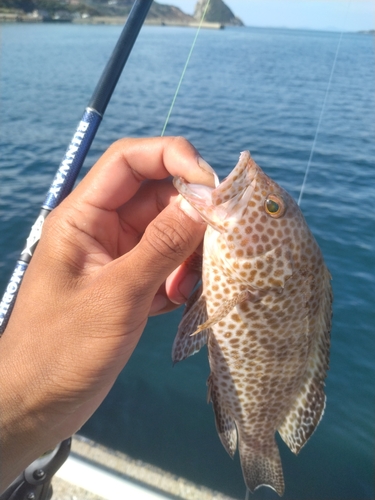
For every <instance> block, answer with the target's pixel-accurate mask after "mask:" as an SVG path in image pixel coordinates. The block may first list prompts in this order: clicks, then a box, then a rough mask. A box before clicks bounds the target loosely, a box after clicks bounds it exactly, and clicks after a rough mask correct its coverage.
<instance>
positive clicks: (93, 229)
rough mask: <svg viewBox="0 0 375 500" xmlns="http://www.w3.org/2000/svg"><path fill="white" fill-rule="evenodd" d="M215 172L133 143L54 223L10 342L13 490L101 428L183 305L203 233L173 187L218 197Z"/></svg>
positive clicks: (6, 447) (5, 441)
mask: <svg viewBox="0 0 375 500" xmlns="http://www.w3.org/2000/svg"><path fill="white" fill-rule="evenodd" d="M205 165H206V164H205V162H204V161H202V160H199V155H198V153H197V151H196V150H195V149H194V148H193V147H192V145H191V144H190V143H188V142H187V141H185V140H184V139H181V138H156V139H124V140H121V141H118V142H117V143H115V144H114V145H113V146H111V147H110V148H109V150H108V151H107V152H106V153H105V154H104V155H103V156H102V158H101V159H100V160H99V161H98V162H97V164H96V165H95V166H94V167H93V168H92V169H91V171H90V172H89V173H88V175H87V176H86V177H85V179H84V180H83V181H82V182H81V183H80V184H79V185H78V186H77V188H76V189H75V190H74V191H73V193H72V194H71V195H70V196H68V197H67V198H66V199H65V200H64V202H63V203H62V204H61V205H60V206H59V207H57V208H56V209H55V210H54V211H53V212H52V213H51V214H50V215H49V216H48V218H47V220H46V222H45V224H44V227H43V233H42V238H41V240H40V243H39V245H38V247H37V249H36V252H35V255H34V257H33V260H32V262H31V263H30V266H29V268H28V270H27V272H26V274H25V277H24V281H23V283H22V286H21V288H20V291H19V295H18V298H17V301H16V304H15V307H14V311H13V314H12V316H11V318H10V321H9V324H8V327H7V329H6V331H5V332H4V334H3V337H2V338H1V341H0V355H1V359H2V363H1V365H0V379H1V380H2V390H1V393H0V405H1V408H2V422H1V428H2V431H3V433H2V437H1V441H0V445H1V450H0V451H1V455H2V465H4V467H3V468H2V469H3V470H2V472H3V482H2V485H3V486H4V487H6V486H7V484H8V483H9V482H10V481H11V479H12V477H11V476H12V475H13V476H15V475H17V474H18V473H19V472H21V471H22V470H23V469H24V468H25V467H26V466H27V465H28V464H29V463H31V462H32V461H33V460H34V459H35V458H37V457H38V456H39V455H40V454H42V453H44V452H45V451H46V450H48V449H51V448H53V447H54V446H55V445H56V444H57V443H58V442H59V441H62V440H63V439H65V438H67V437H69V436H70V435H71V434H73V433H74V432H76V431H77V430H78V429H79V428H80V427H81V426H82V424H83V423H84V422H85V421H86V420H87V419H88V418H89V417H90V416H91V414H92V413H93V412H94V411H95V410H96V408H97V407H98V406H99V405H100V403H101V402H102V401H103V399H104V398H105V396H106V394H107V393H108V391H109V390H110V388H111V387H112V385H113V383H114V381H115V379H116V377H117V375H118V374H119V372H120V371H121V370H122V368H123V367H124V365H125V364H126V362H127V361H128V359H129V357H130V355H131V353H132V352H133V350H134V348H135V346H136V344H137V342H138V340H139V338H140V336H141V333H142V331H143V329H144V327H145V325H146V322H147V318H148V316H149V314H155V313H159V312H165V311H168V310H171V309H172V308H174V307H176V303H182V302H184V301H185V299H186V297H187V295H188V293H189V291H191V289H192V288H193V286H194V284H195V282H196V281H197V279H198V276H197V275H196V273H195V274H194V272H191V271H190V270H189V269H188V268H187V267H186V266H184V265H181V264H182V263H183V262H184V261H185V259H186V258H187V257H188V256H189V255H191V254H192V253H193V252H194V251H195V250H196V248H197V247H198V245H199V244H200V242H201V240H202V237H203V234H204V231H205V224H204V223H203V221H202V219H201V218H200V216H199V215H198V214H197V212H195V211H193V210H192V209H191V208H190V206H189V205H187V203H186V202H183V201H182V199H181V198H180V197H178V196H177V193H176V191H175V189H174V188H173V186H172V184H171V182H170V180H167V177H168V176H170V175H174V176H175V175H178V176H182V177H184V178H185V179H187V180H188V181H189V182H195V183H201V184H207V185H213V184H214V178H213V174H212V173H211V172H210V171H209V167H208V166H207V165H206V167H205ZM202 166H203V168H202ZM205 168H206V169H205ZM5 464H6V465H5Z"/></svg>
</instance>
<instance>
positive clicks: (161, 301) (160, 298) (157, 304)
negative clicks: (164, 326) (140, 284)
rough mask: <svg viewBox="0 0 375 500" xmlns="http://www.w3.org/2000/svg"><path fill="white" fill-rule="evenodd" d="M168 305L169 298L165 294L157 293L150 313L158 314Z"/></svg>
mask: <svg viewBox="0 0 375 500" xmlns="http://www.w3.org/2000/svg"><path fill="white" fill-rule="evenodd" d="M167 305H168V300H167V298H166V297H165V296H164V295H155V297H154V300H153V301H152V304H151V307H150V311H149V314H156V313H157V312H159V311H162V310H163V309H164V308H165V307H167Z"/></svg>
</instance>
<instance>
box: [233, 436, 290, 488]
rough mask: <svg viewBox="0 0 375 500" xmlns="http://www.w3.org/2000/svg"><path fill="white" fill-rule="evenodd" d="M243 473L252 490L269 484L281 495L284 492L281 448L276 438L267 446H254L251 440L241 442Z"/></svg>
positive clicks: (247, 484)
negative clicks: (279, 448)
mask: <svg viewBox="0 0 375 500" xmlns="http://www.w3.org/2000/svg"><path fill="white" fill-rule="evenodd" d="M239 452H240V458H241V466H242V473H243V476H244V479H245V483H246V486H247V487H248V488H249V490H250V491H251V492H253V491H254V490H256V489H257V488H259V487H260V486H268V487H269V488H272V489H273V490H275V491H276V493H277V494H278V495H279V496H282V495H283V494H284V488H285V486H284V476H283V469H282V465H281V459H280V454H279V450H278V447H277V444H276V441H275V440H274V438H272V443H271V442H270V443H268V444H267V446H261V448H259V447H258V446H256V447H255V446H252V445H251V442H249V443H247V442H245V443H244V442H242V443H241V441H240V444H239Z"/></svg>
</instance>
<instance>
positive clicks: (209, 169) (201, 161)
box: [197, 156, 219, 187]
mask: <svg viewBox="0 0 375 500" xmlns="http://www.w3.org/2000/svg"><path fill="white" fill-rule="evenodd" d="M197 161H198V165H199V167H200V168H201V169H202V170H204V171H205V172H207V173H208V174H210V177H211V176H212V177H211V179H210V185H211V186H215V187H216V186H218V185H219V178H218V176H217V175H216V173H215V170H214V169H213V168H212V167H211V165H209V164H208V163H207V162H206V160H204V159H203V158H202V157H201V156H198V160H197Z"/></svg>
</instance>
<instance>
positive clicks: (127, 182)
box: [71, 137, 214, 210]
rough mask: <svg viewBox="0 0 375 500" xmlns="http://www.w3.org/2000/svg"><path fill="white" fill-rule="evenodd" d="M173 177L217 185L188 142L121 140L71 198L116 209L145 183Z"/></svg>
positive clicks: (175, 140) (96, 205) (176, 140)
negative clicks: (146, 180) (147, 180)
mask: <svg viewBox="0 0 375 500" xmlns="http://www.w3.org/2000/svg"><path fill="white" fill-rule="evenodd" d="M170 175H173V176H181V177H183V178H184V179H186V180H187V181H188V182H189V183H197V184H205V185H209V186H214V174H213V170H212V169H211V167H210V166H209V165H208V164H207V163H206V162H205V161H204V160H203V159H202V158H201V157H200V155H199V153H198V151H197V150H196V149H195V148H194V146H193V145H192V144H191V143H190V142H188V141H187V140H186V139H184V138H182V137H155V138H148V139H121V140H119V141H117V142H115V143H114V144H113V145H112V146H111V147H110V148H109V149H108V150H107V151H106V152H105V153H104V154H103V156H102V157H101V158H100V159H99V161H98V162H97V163H96V164H95V165H94V167H93V168H92V169H91V170H90V172H89V173H88V174H87V175H86V177H85V178H84V179H83V181H82V182H81V183H80V184H79V185H78V187H77V188H76V189H75V190H74V192H73V193H72V195H71V198H73V199H74V200H75V201H78V200H79V203H81V202H83V203H88V204H90V205H92V206H95V207H97V208H99V209H104V210H116V209H117V208H119V207H120V206H122V205H123V204H124V203H126V202H127V201H128V200H129V199H130V198H132V196H133V195H134V194H135V193H136V191H137V190H138V188H139V186H140V184H141V183H142V181H143V180H145V179H163V178H166V177H168V176H170Z"/></svg>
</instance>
